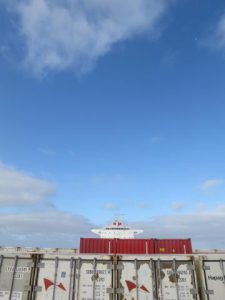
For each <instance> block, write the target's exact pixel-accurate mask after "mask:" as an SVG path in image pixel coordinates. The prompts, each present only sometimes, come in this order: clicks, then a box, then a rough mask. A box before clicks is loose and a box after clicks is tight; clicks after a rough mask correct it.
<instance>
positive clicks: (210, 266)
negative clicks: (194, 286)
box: [203, 259, 225, 300]
mask: <svg viewBox="0 0 225 300" xmlns="http://www.w3.org/2000/svg"><path fill="white" fill-rule="evenodd" d="M224 268H225V262H224V260H222V259H221V260H217V261H204V262H203V269H204V275H205V285H206V290H205V293H206V295H207V299H208V300H222V299H225V273H224Z"/></svg>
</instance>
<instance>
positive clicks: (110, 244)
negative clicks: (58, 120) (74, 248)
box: [80, 238, 116, 254]
mask: <svg viewBox="0 0 225 300" xmlns="http://www.w3.org/2000/svg"><path fill="white" fill-rule="evenodd" d="M80 253H99V254H116V240H114V239H98V238H97V239H96V238H81V239H80Z"/></svg>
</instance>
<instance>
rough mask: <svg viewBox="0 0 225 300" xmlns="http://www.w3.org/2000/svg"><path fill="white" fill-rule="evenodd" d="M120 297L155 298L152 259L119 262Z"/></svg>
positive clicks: (148, 299) (152, 299) (125, 298)
mask: <svg viewBox="0 0 225 300" xmlns="http://www.w3.org/2000/svg"><path fill="white" fill-rule="evenodd" d="M117 269H118V288H117V293H118V299H120V300H122V299H123V300H154V299H156V298H155V296H154V294H155V276H154V263H153V261H152V260H149V261H143V260H137V259H136V260H133V261H120V262H118V266H117Z"/></svg>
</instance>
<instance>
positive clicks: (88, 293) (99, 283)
mask: <svg viewBox="0 0 225 300" xmlns="http://www.w3.org/2000/svg"><path fill="white" fill-rule="evenodd" d="M112 274H113V267H112V263H111V261H101V260H96V259H93V260H83V259H79V260H77V261H76V281H75V286H74V290H75V300H91V299H93V300H94V299H95V300H110V299H112V293H113V288H112V282H113V275H112Z"/></svg>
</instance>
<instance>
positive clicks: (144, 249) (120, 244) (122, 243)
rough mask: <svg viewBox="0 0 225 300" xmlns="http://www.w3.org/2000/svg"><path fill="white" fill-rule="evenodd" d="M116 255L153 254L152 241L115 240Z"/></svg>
mask: <svg viewBox="0 0 225 300" xmlns="http://www.w3.org/2000/svg"><path fill="white" fill-rule="evenodd" d="M116 251H117V254H153V253H154V240H153V239H151V240H149V239H121V240H120V239H117V243H116Z"/></svg>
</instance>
